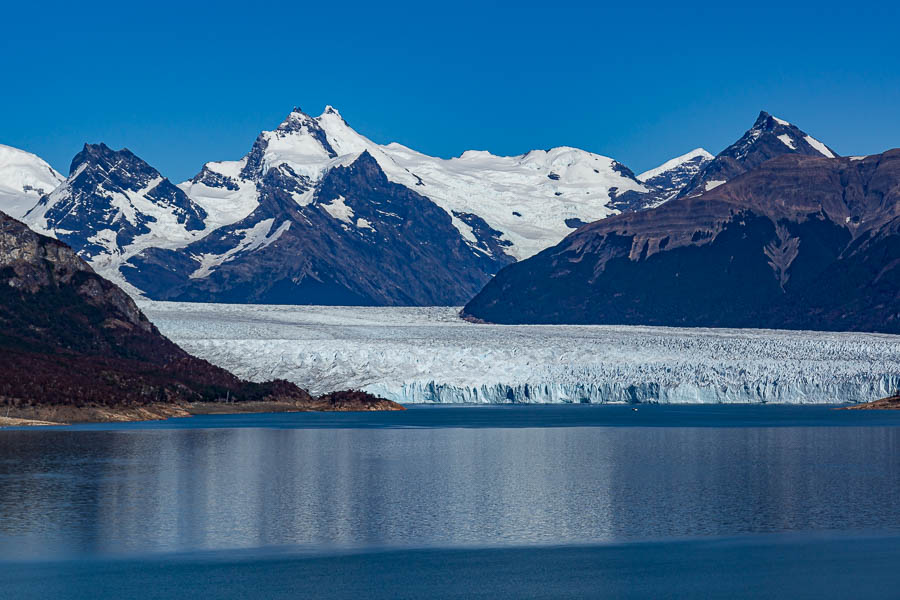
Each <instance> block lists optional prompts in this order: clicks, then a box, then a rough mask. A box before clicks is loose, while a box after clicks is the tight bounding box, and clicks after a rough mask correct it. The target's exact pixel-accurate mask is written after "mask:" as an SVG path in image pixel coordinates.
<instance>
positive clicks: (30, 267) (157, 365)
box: [0, 213, 311, 406]
mask: <svg viewBox="0 0 900 600" xmlns="http://www.w3.org/2000/svg"><path fill="white" fill-rule="evenodd" d="M0 353H2V356H3V360H2V361H0V399H2V400H3V401H4V402H12V403H14V404H16V405H18V406H23V405H24V406H27V405H32V406H33V405H53V404H60V405H74V406H83V405H116V406H129V405H131V406H136V405H146V404H150V403H160V402H162V403H177V402H188V401H204V400H205V401H214V400H219V399H224V398H229V399H232V400H261V399H280V400H285V401H293V402H309V401H310V400H311V398H310V396H309V394H307V393H306V392H305V391H304V390H301V389H300V388H298V387H296V386H295V385H293V384H288V383H287V382H271V383H263V384H254V383H248V382H244V381H242V380H240V379H238V378H237V377H235V376H234V375H232V374H231V373H229V372H228V371H225V370H224V369H221V368H218V367H215V366H213V365H211V364H209V363H208V362H206V361H204V360H200V359H198V358H194V357H193V356H191V355H189V354H188V353H186V352H185V351H183V350H182V349H181V348H179V347H178V346H176V345H175V344H174V343H172V342H171V341H169V340H168V339H166V338H165V337H164V336H162V335H161V334H160V333H159V331H158V330H157V329H156V327H154V326H153V324H152V323H150V321H148V320H147V318H146V317H145V316H144V314H143V313H142V312H141V311H140V310H139V309H138V307H137V306H136V305H135V303H134V301H133V300H132V299H131V298H130V297H129V296H128V295H127V294H126V293H125V292H123V291H122V290H121V289H119V288H118V287H116V286H115V285H114V284H112V283H110V282H109V281H107V280H105V279H103V278H101V277H99V276H98V275H97V274H96V273H94V271H93V270H92V269H91V268H90V267H89V266H88V265H87V264H86V263H85V262H84V261H83V260H82V259H81V258H79V257H78V256H77V255H76V254H75V252H74V251H73V250H72V249H71V248H69V247H68V246H66V245H65V244H63V243H61V242H59V241H57V240H54V239H50V238H47V237H44V236H41V235H38V234H36V233H34V232H33V231H31V230H29V229H28V228H27V227H26V226H25V225H24V224H22V223H21V222H19V221H16V220H14V219H12V218H10V217H9V216H7V215H5V214H3V213H0Z"/></svg>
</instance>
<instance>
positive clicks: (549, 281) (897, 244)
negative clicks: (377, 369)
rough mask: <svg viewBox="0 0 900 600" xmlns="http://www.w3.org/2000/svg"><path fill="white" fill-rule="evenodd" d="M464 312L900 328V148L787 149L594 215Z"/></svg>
mask: <svg viewBox="0 0 900 600" xmlns="http://www.w3.org/2000/svg"><path fill="white" fill-rule="evenodd" d="M464 315H466V316H467V317H469V318H473V319H481V320H485V321H491V322H497V323H607V324H632V325H639V324H643V325H672V326H703V327H762V328H786V329H818V330H849V331H880V332H890V333H900V150H891V151H888V152H885V153H884V154H880V155H873V156H868V157H864V158H860V157H854V158H833V159H829V158H825V157H824V156H822V155H819V156H810V155H806V154H801V153H796V152H794V153H788V154H784V155H781V156H778V157H777V158H774V159H772V160H769V161H767V162H765V163H763V164H762V165H760V166H758V167H757V168H756V169H754V170H752V171H749V172H747V173H744V174H741V175H738V176H737V177H735V178H734V179H732V180H731V181H730V182H728V183H726V184H723V185H721V186H717V187H715V188H714V189H712V190H711V191H708V192H706V193H703V194H699V195H688V196H684V197H681V198H678V199H675V200H671V201H669V202H667V203H665V204H663V205H662V206H660V207H659V208H656V209H653V210H649V211H644V212H637V213H631V214H623V215H617V216H614V217H610V218H608V219H606V220H603V221H598V222H596V223H592V224H590V225H587V226H585V227H582V228H581V229H579V230H577V231H576V232H574V233H573V234H571V235H570V236H568V237H567V238H566V239H565V240H563V242H562V243H560V244H559V245H557V246H556V247H554V248H550V249H548V250H545V251H544V252H541V253H540V254H538V255H536V256H535V257H533V258H531V259H528V260H526V261H523V262H520V263H517V264H514V265H510V266H508V267H506V268H504V269H503V270H501V271H500V273H498V275H497V276H496V277H495V278H494V279H493V280H492V281H491V282H490V283H489V284H488V285H487V286H486V287H485V288H484V290H482V291H481V293H479V294H478V295H477V296H476V297H475V298H474V299H473V300H472V301H471V302H469V304H468V305H467V306H466V307H465V309H464Z"/></svg>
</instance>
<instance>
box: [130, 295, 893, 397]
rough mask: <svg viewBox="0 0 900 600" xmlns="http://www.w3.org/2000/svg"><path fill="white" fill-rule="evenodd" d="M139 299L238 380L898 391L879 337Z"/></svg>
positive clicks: (493, 393) (857, 393)
mask: <svg viewBox="0 0 900 600" xmlns="http://www.w3.org/2000/svg"><path fill="white" fill-rule="evenodd" d="M141 305H142V308H144V310H145V311H146V312H147V314H148V316H149V317H150V319H151V320H152V321H153V322H154V323H156V324H157V326H158V327H159V328H160V330H161V331H162V332H163V333H164V334H165V335H167V336H169V337H170V338H171V339H173V340H174V341H176V342H177V343H178V344H180V345H181V346H182V347H183V348H185V349H186V350H187V351H188V352H191V353H193V354H196V355H197V356H200V357H202V358H205V359H207V360H209V361H211V362H213V363H215V364H217V365H220V366H222V367H225V368H227V369H230V370H231V371H233V372H234V373H236V374H237V375H239V376H241V377H244V378H247V379H251V380H255V381H263V380H267V379H273V378H284V379H288V380H290V381H293V382H295V383H297V384H298V385H300V386H302V387H305V388H308V389H309V390H310V391H312V392H314V393H322V392H327V391H333V390H338V389H346V388H360V389H364V390H367V391H370V392H372V393H375V394H378V395H380V396H383V397H385V398H389V399H391V400H395V401H398V402H404V403H420V402H441V403H464V402H465V403H508V402H532V403H545V402H656V401H658V402H677V403H702V402H710V403H712V402H783V403H838V402H864V401H869V400H875V399H878V398H882V397H885V396H887V395H890V394H891V393H893V392H894V391H896V390H897V389H898V388H900V336H891V335H881V334H864V333H826V332H809V331H771V330H746V329H745V330H732V329H688V328H665V327H626V326H598V325H592V326H582V325H567V326H556V325H522V326H517V325H512V326H510V325H476V324H472V323H468V322H466V321H463V320H461V319H459V318H458V316H457V313H458V311H459V309H458V308H454V307H430V308H396V307H391V308H382V307H352V308H347V307H329V306H258V305H225V304H200V303H163V302H142V304H141Z"/></svg>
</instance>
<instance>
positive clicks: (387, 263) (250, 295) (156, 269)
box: [123, 150, 511, 305]
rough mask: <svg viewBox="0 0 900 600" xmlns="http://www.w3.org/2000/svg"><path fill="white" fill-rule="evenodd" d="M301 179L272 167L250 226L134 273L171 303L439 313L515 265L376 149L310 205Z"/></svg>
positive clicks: (144, 257) (219, 233) (132, 277)
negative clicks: (483, 244)
mask: <svg viewBox="0 0 900 600" xmlns="http://www.w3.org/2000/svg"><path fill="white" fill-rule="evenodd" d="M291 173H295V172H294V171H293V169H291V171H290V172H287V169H286V168H285V167H284V166H282V167H273V168H271V169H270V170H269V172H268V173H267V175H266V177H265V178H264V179H263V182H262V183H261V185H259V186H258V190H259V191H260V196H259V205H258V206H257V208H256V209H254V211H253V212H252V213H251V214H250V215H248V216H247V217H246V218H244V219H242V220H241V221H238V222H237V223H235V224H233V225H231V226H227V227H222V228H219V229H217V230H216V231H214V232H213V233H211V234H210V235H208V236H206V237H204V238H203V239H201V240H199V241H197V242H194V243H192V244H190V245H188V246H186V247H185V248H182V249H180V250H177V251H172V250H156V249H154V250H148V251H146V252H144V253H142V254H141V255H139V256H137V257H135V259H134V260H132V261H131V263H130V264H129V265H128V266H127V267H126V268H124V269H123V273H124V274H125V276H126V277H127V278H128V280H129V281H131V282H133V283H134V284H135V285H136V286H138V287H140V288H141V289H143V290H145V291H146V292H147V295H148V296H150V297H151V298H156V299H165V300H194V301H214V302H238V303H241V302H254V303H277V304H292V303H294V304H343V305H360V304H376V305H392V304H402V305H435V304H444V303H448V302H449V303H454V302H456V303H462V302H464V301H465V300H466V299H468V298H469V297H471V295H472V294H474V293H476V292H477V291H478V290H479V289H481V287H483V285H484V283H486V282H487V280H488V279H489V278H490V276H491V275H492V274H493V272H494V271H495V270H496V269H497V268H498V264H504V261H505V262H507V263H508V262H510V261H511V259H509V258H507V257H505V255H503V254H502V253H501V252H500V250H502V246H494V247H491V248H489V249H487V250H482V249H480V248H472V247H471V245H470V244H469V243H468V242H467V241H466V240H465V239H464V238H463V237H462V235H461V234H460V233H459V231H458V230H457V229H456V228H455V227H454V226H453V223H452V221H451V218H450V216H449V215H447V214H446V213H445V212H444V211H443V210H441V209H440V208H439V207H438V206H437V205H436V204H434V203H433V202H431V201H430V200H429V199H428V198H425V197H424V196H421V195H419V194H417V193H416V192H414V191H413V190H411V189H410V188H407V187H405V186H402V185H399V184H396V183H392V182H390V181H389V180H388V179H387V177H386V176H385V174H384V172H383V171H382V170H381V168H380V167H379V165H378V163H377V162H376V160H375V159H374V158H373V157H372V155H371V154H369V153H368V151H365V150H364V151H363V152H362V154H360V155H359V156H358V157H357V158H356V159H355V160H354V161H353V162H351V163H350V164H348V165H347V166H335V167H333V168H331V169H330V170H329V171H328V172H327V173H326V174H325V176H324V177H323V178H322V179H321V181H319V182H318V183H317V184H316V186H315V188H310V189H309V190H308V191H306V192H302V193H305V194H306V199H305V201H304V202H298V200H297V199H296V197H295V194H296V193H297V192H289V191H287V190H289V189H291V188H290V187H289V186H290V185H291V184H294V183H297V184H299V183H300V182H302V180H301V179H299V178H295V177H294V176H293V175H291ZM473 222H474V221H473ZM491 250H493V251H496V252H497V253H498V255H499V257H500V258H499V261H498V259H497V258H494V257H493V256H492V255H491V253H490V251H491ZM467 294H468V296H467Z"/></svg>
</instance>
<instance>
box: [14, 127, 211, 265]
mask: <svg viewBox="0 0 900 600" xmlns="http://www.w3.org/2000/svg"><path fill="white" fill-rule="evenodd" d="M206 218H207V214H206V211H204V210H203V208H201V207H200V206H198V205H197V204H196V203H194V202H193V201H192V200H191V199H190V198H188V197H187V195H186V194H185V193H184V192H183V191H181V190H180V189H179V188H177V187H176V186H175V185H173V184H172V183H170V182H169V180H168V179H166V178H165V177H163V176H162V175H161V174H160V173H159V171H157V170H156V169H154V168H153V167H151V166H150V165H148V164H147V163H146V162H144V161H143V160H141V159H140V158H138V157H137V156H135V155H134V154H133V153H131V152H130V151H129V150H127V149H123V150H118V151H116V150H112V149H110V148H109V147H107V146H106V145H105V144H85V146H84V149H83V150H82V151H81V152H79V153H78V154H77V155H76V156H75V158H74V159H73V160H72V165H71V167H70V169H69V176H68V177H67V178H66V179H65V181H64V182H62V184H61V185H60V186H59V187H57V188H56V189H55V190H53V191H51V192H50V193H48V194H45V195H43V196H42V197H41V198H40V200H39V201H38V202H37V204H36V205H35V206H34V207H33V208H31V209H30V210H29V211H28V212H27V213H26V214H25V216H24V221H25V222H26V223H27V224H28V225H29V226H30V227H31V228H32V229H34V230H35V231H37V232H39V233H43V234H47V235H51V236H53V237H56V238H57V239H59V240H61V241H63V242H65V243H66V244H68V245H69V246H71V247H72V248H73V249H74V250H75V251H76V252H78V253H79V254H80V255H81V256H82V257H84V258H85V259H87V260H88V261H89V262H90V263H91V264H92V266H94V268H95V269H97V270H98V271H100V272H101V273H102V274H103V275H106V276H110V277H112V278H113V279H116V280H119V277H118V267H119V265H121V264H122V263H124V262H125V261H127V260H128V259H129V258H130V257H131V256H133V255H135V254H137V253H138V252H140V251H141V250H143V249H144V248H148V247H177V246H179V245H184V244H186V243H188V242H189V241H191V240H192V239H196V238H197V237H199V236H200V234H201V233H202V232H203V230H204V229H205V223H204V220H205V219H206Z"/></svg>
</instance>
